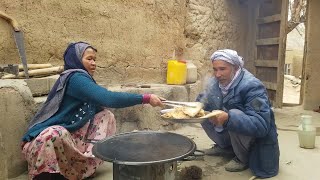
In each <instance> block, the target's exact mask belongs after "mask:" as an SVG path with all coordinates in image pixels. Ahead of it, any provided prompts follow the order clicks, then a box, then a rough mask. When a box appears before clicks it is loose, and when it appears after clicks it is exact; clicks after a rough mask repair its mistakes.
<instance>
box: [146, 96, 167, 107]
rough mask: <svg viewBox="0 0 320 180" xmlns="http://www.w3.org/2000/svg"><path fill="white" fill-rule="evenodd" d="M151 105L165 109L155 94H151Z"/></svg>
mask: <svg viewBox="0 0 320 180" xmlns="http://www.w3.org/2000/svg"><path fill="white" fill-rule="evenodd" d="M149 104H150V105H151V106H153V107H156V106H160V107H163V106H164V104H163V103H162V101H161V98H160V97H158V96H157V95H154V94H151V96H150V102H149Z"/></svg>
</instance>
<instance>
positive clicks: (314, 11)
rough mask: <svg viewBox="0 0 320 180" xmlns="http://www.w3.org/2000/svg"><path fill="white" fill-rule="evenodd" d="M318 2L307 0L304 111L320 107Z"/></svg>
mask: <svg viewBox="0 0 320 180" xmlns="http://www.w3.org/2000/svg"><path fill="white" fill-rule="evenodd" d="M319 8H320V1H318V0H308V17H307V28H306V29H307V31H306V37H307V43H306V46H307V48H306V49H307V51H306V66H305V72H306V76H305V78H306V79H305V84H304V85H305V91H304V101H303V107H304V109H306V110H311V109H318V107H319V106H320V93H319V91H320V81H319V69H320V61H319V59H320V44H319V39H320V34H319V29H320V22H319V16H320V11H319Z"/></svg>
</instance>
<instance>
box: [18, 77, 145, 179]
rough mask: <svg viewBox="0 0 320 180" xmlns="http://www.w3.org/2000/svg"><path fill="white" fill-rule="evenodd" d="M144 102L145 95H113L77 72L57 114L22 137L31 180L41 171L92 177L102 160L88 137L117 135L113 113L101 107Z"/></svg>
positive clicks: (72, 177) (116, 93)
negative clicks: (97, 155) (88, 141)
mask: <svg viewBox="0 0 320 180" xmlns="http://www.w3.org/2000/svg"><path fill="white" fill-rule="evenodd" d="M142 102H143V96H142V95H139V94H130V93H121V92H111V91H108V90H107V89H105V88H103V87H100V86H99V85H97V84H96V83H95V82H94V81H93V80H92V79H90V78H89V77H88V76H86V75H85V74H84V73H80V72H76V73H74V74H73V75H72V76H71V77H70V78H69V80H68V82H67V84H66V91H65V93H64V97H63V100H62V102H61V105H60V107H59V110H58V112H56V113H55V114H54V115H53V116H52V117H50V118H49V119H48V120H46V121H44V122H42V123H39V124H36V125H35V126H33V127H32V128H30V129H29V130H28V131H27V132H26V134H25V135H24V137H23V142H24V145H23V150H22V153H23V154H24V157H25V159H26V160H27V161H28V169H29V178H30V179H33V178H34V177H35V176H36V175H38V174H40V173H42V172H49V173H60V174H62V175H63V176H64V177H65V178H67V179H71V180H72V179H84V178H86V177H89V176H90V175H92V174H93V173H94V172H95V170H96V168H97V167H98V166H99V165H100V164H102V161H101V160H100V159H97V158H95V157H94V156H93V155H92V147H93V145H92V144H91V143H86V142H85V138H87V139H103V138H105V137H107V136H111V135H113V134H115V132H116V123H115V118H114V116H113V114H112V113H111V112H110V111H109V110H107V109H104V108H101V107H110V108H123V107H129V106H133V105H137V104H142ZM92 105H93V106H95V107H94V108H92V107H90V106H92ZM88 114H92V116H90V115H89V116H88ZM90 117H91V118H90ZM83 118H88V120H86V121H83ZM90 120H91V121H90ZM83 122H84V123H83ZM89 127H90V128H89Z"/></svg>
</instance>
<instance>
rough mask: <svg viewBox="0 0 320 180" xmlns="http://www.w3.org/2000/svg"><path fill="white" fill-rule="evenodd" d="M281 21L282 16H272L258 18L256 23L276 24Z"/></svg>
mask: <svg viewBox="0 0 320 180" xmlns="http://www.w3.org/2000/svg"><path fill="white" fill-rule="evenodd" d="M280 20H281V14H275V15H272V16H266V17H263V18H258V19H257V20H256V21H257V23H258V24H266V23H272V22H276V21H280Z"/></svg>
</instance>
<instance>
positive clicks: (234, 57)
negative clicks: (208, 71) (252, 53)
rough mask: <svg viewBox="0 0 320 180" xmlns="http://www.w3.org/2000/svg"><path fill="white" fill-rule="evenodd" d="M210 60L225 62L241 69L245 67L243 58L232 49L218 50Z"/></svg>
mask: <svg viewBox="0 0 320 180" xmlns="http://www.w3.org/2000/svg"><path fill="white" fill-rule="evenodd" d="M210 60H211V61H215V60H223V61H226V62H228V63H230V64H232V65H236V66H238V67H240V68H241V69H242V68H243V65H244V62H243V58H242V57H241V56H239V55H238V53H237V51H234V50H231V49H221V50H217V51H216V52H214V53H213V54H212V55H211V58H210Z"/></svg>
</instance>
